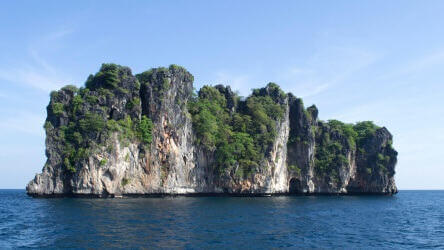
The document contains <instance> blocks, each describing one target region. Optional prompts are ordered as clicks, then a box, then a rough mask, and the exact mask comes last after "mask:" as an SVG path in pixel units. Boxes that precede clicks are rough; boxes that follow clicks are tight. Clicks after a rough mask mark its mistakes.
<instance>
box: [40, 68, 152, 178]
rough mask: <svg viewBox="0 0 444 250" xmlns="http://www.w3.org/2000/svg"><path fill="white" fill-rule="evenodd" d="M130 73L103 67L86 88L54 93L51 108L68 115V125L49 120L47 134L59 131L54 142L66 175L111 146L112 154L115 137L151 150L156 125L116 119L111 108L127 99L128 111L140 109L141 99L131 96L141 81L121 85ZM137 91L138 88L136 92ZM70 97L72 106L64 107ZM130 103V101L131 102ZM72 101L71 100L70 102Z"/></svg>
mask: <svg viewBox="0 0 444 250" xmlns="http://www.w3.org/2000/svg"><path fill="white" fill-rule="evenodd" d="M129 72H130V71H129V69H128V68H126V67H122V66H119V65H116V64H103V65H102V67H101V69H100V71H99V72H98V73H96V74H95V75H91V76H90V77H88V80H87V81H86V83H85V86H86V87H85V88H80V89H78V88H77V87H75V86H72V85H68V86H65V87H63V88H62V90H61V91H64V92H65V93H63V92H56V91H53V92H51V104H50V108H51V109H52V112H53V114H54V115H55V116H60V115H62V114H63V113H66V114H67V115H68V121H69V123H68V124H67V125H63V126H59V127H55V126H57V123H55V124H52V123H51V122H50V121H51V120H47V121H46V122H45V125H44V127H45V129H46V131H47V133H52V131H53V130H54V129H56V130H55V133H54V135H55V137H54V140H55V141H56V142H57V145H58V146H59V147H60V150H61V151H62V159H63V165H64V167H65V169H66V171H68V172H70V173H75V172H76V169H77V166H80V165H81V164H82V161H83V160H85V159H86V158H87V157H89V156H91V155H92V154H93V153H95V152H97V150H100V148H101V147H104V146H106V145H108V146H107V149H106V150H107V152H108V153H111V152H112V150H113V149H114V147H113V146H112V143H108V141H109V139H110V138H112V137H111V133H114V132H117V134H118V138H119V140H120V142H121V143H123V144H124V145H127V144H128V143H129V142H131V141H134V140H138V141H140V142H142V143H143V145H144V147H146V146H148V145H149V144H150V143H151V140H152V127H153V125H152V122H151V120H150V119H149V118H147V117H146V116H142V118H140V119H139V117H138V115H137V114H133V117H131V116H129V115H125V116H124V117H123V118H121V119H116V120H114V119H112V118H111V117H112V115H111V114H112V112H113V110H112V108H111V107H110V105H109V100H111V98H126V99H127V105H126V107H125V108H127V109H130V110H134V108H135V107H140V99H139V98H137V97H135V98H131V96H134V95H133V94H131V96H129V94H130V91H136V94H138V90H139V88H140V84H139V83H138V81H137V80H136V79H135V78H133V79H131V80H132V82H133V84H134V85H128V84H131V82H126V83H125V84H127V85H126V86H129V87H130V88H127V89H125V88H123V87H122V86H123V85H121V82H122V81H123V80H125V79H127V77H128V74H129ZM133 87H134V88H133ZM66 93H68V95H69V97H71V99H70V103H68V104H66V105H63V104H62V103H60V102H58V101H59V98H61V95H63V94H66ZM128 99H129V100H128ZM68 100H69V99H68ZM99 164H100V165H101V166H103V165H105V164H106V159H102V160H100V162H99Z"/></svg>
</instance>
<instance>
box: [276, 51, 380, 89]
mask: <svg viewBox="0 0 444 250" xmlns="http://www.w3.org/2000/svg"><path fill="white" fill-rule="evenodd" d="M379 58H380V55H379V54H377V53H374V52H371V51H368V50H365V49H358V48H351V47H349V46H326V47H322V48H320V49H318V51H317V52H316V53H315V54H313V55H312V56H311V57H310V58H309V59H308V60H307V62H306V63H305V64H303V65H297V66H294V67H290V68H288V69H287V70H285V71H284V72H281V73H278V77H279V82H280V83H281V85H282V86H283V87H284V88H286V89H288V90H289V91H290V92H293V93H294V94H295V95H297V96H300V97H311V96H315V95H317V94H320V93H322V92H324V91H325V90H327V89H329V88H331V87H332V86H335V85H337V84H340V83H341V82H344V81H345V80H346V79H348V78H349V77H351V76H353V74H355V73H356V72H358V71H359V70H361V69H363V68H365V67H368V66H370V65H371V64H373V63H375V62H376V61H377V60H378V59H379Z"/></svg>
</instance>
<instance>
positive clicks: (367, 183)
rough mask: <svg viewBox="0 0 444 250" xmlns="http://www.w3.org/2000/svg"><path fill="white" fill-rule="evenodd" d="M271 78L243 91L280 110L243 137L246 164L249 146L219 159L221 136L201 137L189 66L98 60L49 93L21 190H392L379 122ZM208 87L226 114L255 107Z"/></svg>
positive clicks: (386, 137) (388, 139)
mask: <svg viewBox="0 0 444 250" xmlns="http://www.w3.org/2000/svg"><path fill="white" fill-rule="evenodd" d="M276 86H277V85H273V84H269V85H267V87H264V88H261V89H257V91H255V92H254V93H253V94H252V96H253V97H254V96H258V97H260V98H263V99H264V100H272V102H273V103H274V104H275V105H278V107H280V109H279V110H281V111H282V114H281V115H280V116H276V117H275V118H273V119H272V120H271V122H269V123H268V124H269V126H270V127H272V128H273V130H272V132H273V133H270V135H271V136H272V140H271V141H267V142H264V145H260V143H259V142H258V141H257V140H253V141H251V140H250V142H251V143H252V145H255V147H256V148H260V150H259V149H257V150H258V152H260V153H261V155H263V157H262V158H261V159H259V160H257V162H254V163H253V162H250V163H248V164H250V165H251V167H250V165H248V164H247V166H248V172H246V170H243V171H241V166H245V164H246V163H243V164H244V165H242V164H241V163H242V161H243V158H242V157H247V156H248V155H247V156H242V157H240V158H239V157H238V158H235V159H236V160H234V161H233V160H232V161H230V162H229V167H222V166H221V165H220V162H221V157H222V156H221V155H222V154H221V151H220V150H217V147H219V146H220V145H219V144H215V145H214V147H208V146H206V145H205V143H204V142H202V139H203V138H201V131H200V130H199V128H197V127H196V126H198V125H199V124H197V125H196V120H197V118H199V115H201V114H199V113H198V114H197V115H196V114H195V113H193V114H191V113H190V108H189V107H190V105H189V103H190V102H192V101H193V100H196V98H197V97H195V96H193V91H194V90H193V76H192V75H191V74H190V73H189V72H188V71H186V70H185V69H184V68H182V67H179V66H175V65H172V66H170V67H169V68H156V69H151V70H149V71H146V72H143V73H141V74H138V75H136V76H134V75H133V74H132V72H131V70H130V69H129V68H128V67H123V66H119V65H114V64H104V65H103V66H102V68H101V70H100V71H99V72H98V73H97V74H95V75H91V76H90V77H89V78H88V80H87V82H86V85H85V87H84V88H81V89H77V88H75V87H74V86H67V87H64V88H62V89H61V90H59V91H56V92H53V93H51V100H50V103H49V105H48V107H47V113H48V117H47V119H46V122H45V130H46V156H47V158H48V159H47V161H46V163H45V166H44V167H43V170H42V173H40V174H37V175H36V176H35V178H34V179H33V180H32V181H30V182H29V184H28V185H27V187H26V190H27V192H28V194H29V195H32V196H84V195H87V196H94V197H115V196H124V195H158V194H232V195H263V194H288V193H290V194H317V193H319V194H321V193H322V194H349V193H353V194H355V193H362V194H364V193H365V194H367V193H372V194H393V193H396V192H397V189H396V185H395V181H394V174H395V165H396V161H397V159H396V157H397V152H396V151H395V150H394V149H393V148H392V146H391V145H392V135H391V134H390V132H389V131H388V130H387V129H386V128H384V127H382V128H380V127H377V126H374V125H373V124H372V123H358V124H355V125H351V124H343V123H340V122H338V121H328V122H324V121H320V120H319V119H318V110H317V108H316V107H315V106H311V107H308V108H305V107H304V104H303V103H302V100H301V99H299V98H296V97H295V96H294V95H293V94H291V93H288V94H284V93H283V92H282V93H281V94H276V93H277V92H276V89H278V87H276ZM211 88H213V89H212V90H214V91H216V93H219V94H218V96H219V97H220V98H221V100H222V101H223V112H224V113H223V114H225V115H226V117H227V118H226V119H228V120H229V121H234V120H235V119H234V117H235V116H236V115H237V114H242V115H244V116H246V117H250V116H249V115H250V113H254V112H255V110H254V108H252V107H250V106H248V105H250V104H249V102H248V101H247V100H248V98H250V97H248V98H247V99H245V98H240V97H239V96H237V95H236V93H235V92H233V91H232V90H231V88H230V87H228V86H222V85H217V86H215V87H211ZM279 91H280V89H279ZM268 97H270V98H268ZM200 98H202V97H200ZM267 98H268V99H267ZM209 100H210V101H211V98H209ZM264 107H265V109H267V107H266V106H264ZM251 117H254V114H251ZM148 120H149V125H147V123H146V122H147V121H148ZM219 125H220V124H219ZM228 125H229V126H233V128H234V127H235V125H232V124H228ZM241 125H242V123H241ZM144 128H145V130H144ZM146 128H149V131H148V130H146ZM216 129H217V128H216ZM147 131H148V132H147ZM233 131H234V130H233ZM235 132H236V131H235ZM229 133H231V132H229ZM244 134H245V133H244ZM224 136H227V138H230V136H232V135H231V134H230V135H224ZM245 136H246V137H248V136H254V134H253V135H251V132H250V135H248V134H245ZM248 138H249V137H248ZM251 138H257V137H251ZM229 145H230V143H228V144H226V146H227V147H228V146H229ZM239 146H240V147H241V148H242V144H239V145H238V146H236V147H239ZM231 150H232V151H230V152H232V153H233V154H237V153H238V152H240V151H237V150H238V149H237V148H234V149H231ZM239 150H243V149H239ZM222 152H223V151H222Z"/></svg>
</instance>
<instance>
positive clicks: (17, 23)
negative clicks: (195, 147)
mask: <svg viewBox="0 0 444 250" xmlns="http://www.w3.org/2000/svg"><path fill="white" fill-rule="evenodd" d="M443 13H444V2H443V1H305V2H304V1H185V0H184V1H119V2H118V1H71V2H68V1H8V2H6V1H2V2H1V3H0V37H1V39H0V54H1V56H0V138H1V142H0V188H24V186H25V185H26V183H27V182H28V181H29V180H31V179H32V178H33V177H34V175H35V173H37V172H40V171H41V168H42V166H43V164H44V162H45V160H46V157H45V155H44V152H45V149H44V138H45V136H44V131H43V128H42V126H43V122H44V119H45V117H46V105H47V104H48V101H49V92H50V91H51V90H54V89H58V88H60V87H61V86H63V85H66V84H75V85H78V86H81V85H82V84H83V83H84V81H85V80H86V78H87V76H88V75H89V74H90V73H94V72H96V71H97V70H98V69H99V67H100V65H101V64H102V63H103V62H115V63H118V64H121V65H126V66H129V67H131V68H132V69H133V72H134V73H138V72H141V71H144V70H147V69H149V68H152V67H157V66H168V65H169V64H173V63H174V64H179V65H182V66H184V67H186V68H187V69H188V70H189V71H190V72H191V73H192V74H193V75H194V76H195V87H196V88H199V87H200V86H202V85H203V84H217V83H223V84H229V85H231V86H232V87H233V88H234V89H236V90H239V91H240V93H241V94H243V95H247V94H248V93H249V91H250V89H251V88H257V87H261V86H264V85H265V84H266V83H268V82H270V81H273V82H276V83H278V84H279V85H280V86H281V87H282V88H283V89H284V90H285V91H289V92H293V93H294V94H295V95H297V96H301V97H303V98H304V102H305V104H306V105H307V106H308V105H311V104H313V103H314V104H316V105H317V106H318V108H319V110H320V118H321V119H323V120H328V119H333V118H335V119H340V120H343V121H346V122H355V121H361V120H373V121H375V122H376V123H377V124H380V125H384V126H386V127H387V128H388V129H389V130H390V131H391V132H392V134H393V135H394V145H395V148H396V149H397V150H398V151H399V157H398V165H397V175H396V181H397V184H398V187H399V188H400V189H443V188H444V168H443V163H442V160H441V159H442V157H441V156H442V154H443V153H442V148H443V146H444V143H443V142H444V91H443V87H444V29H443V27H444V15H443Z"/></svg>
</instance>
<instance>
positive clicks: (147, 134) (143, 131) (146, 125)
mask: <svg viewBox="0 0 444 250" xmlns="http://www.w3.org/2000/svg"><path fill="white" fill-rule="evenodd" d="M152 131H153V122H152V121H151V119H149V118H148V117H146V116H145V115H143V116H142V119H141V120H140V123H139V125H138V137H139V139H140V140H141V141H142V142H143V143H145V144H147V145H149V144H150V143H151V141H152V139H153V138H152Z"/></svg>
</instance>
